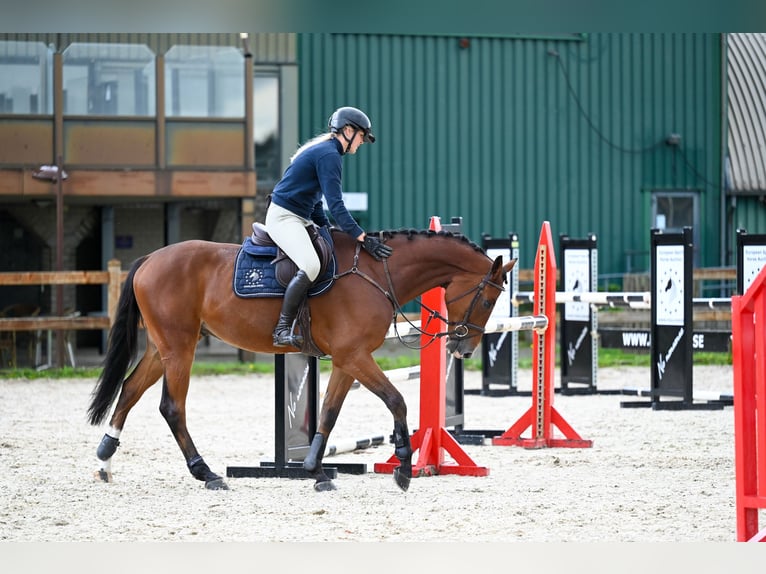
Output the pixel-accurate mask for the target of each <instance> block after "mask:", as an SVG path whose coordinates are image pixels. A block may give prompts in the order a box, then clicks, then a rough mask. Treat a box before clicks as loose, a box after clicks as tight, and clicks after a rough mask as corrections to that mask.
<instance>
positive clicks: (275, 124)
mask: <svg viewBox="0 0 766 574" xmlns="http://www.w3.org/2000/svg"><path fill="white" fill-rule="evenodd" d="M253 134H254V139H255V171H256V173H257V176H258V179H259V180H264V181H276V180H278V179H279V178H280V177H281V175H282V173H281V171H282V170H281V161H280V152H279V150H280V145H279V73H278V72H277V71H275V70H259V69H256V70H255V75H254V78H253Z"/></svg>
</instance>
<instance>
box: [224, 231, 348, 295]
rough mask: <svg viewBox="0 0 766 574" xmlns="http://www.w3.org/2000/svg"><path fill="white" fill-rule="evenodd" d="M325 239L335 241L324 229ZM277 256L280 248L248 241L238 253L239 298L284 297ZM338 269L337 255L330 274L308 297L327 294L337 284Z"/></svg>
mask: <svg viewBox="0 0 766 574" xmlns="http://www.w3.org/2000/svg"><path fill="white" fill-rule="evenodd" d="M320 233H322V234H323V235H324V236H325V239H328V240H329V241H332V237H327V235H329V230H327V233H325V230H324V229H320ZM276 256H277V248H276V247H272V246H269V247H264V246H262V245H255V244H254V243H253V242H252V240H251V238H250V237H248V238H247V239H245V241H244V242H243V243H242V247H240V248H239V251H238V252H237V259H236V262H235V264H234V293H236V294H237V295H238V296H239V297H282V296H284V294H285V287H284V286H283V285H282V284H281V283H280V282H279V281H277V277H276V267H275V265H274V263H272V262H273V261H274V259H275V258H276ZM335 269H336V261H335V253H334V252H333V255H332V260H331V261H330V263H329V264H328V265H327V271H325V273H324V274H322V275H320V276H319V277H317V279H316V281H314V283H312V285H311V287H309V291H308V296H309V297H313V296H315V295H320V294H321V293H324V292H325V291H327V290H328V289H329V288H330V287H331V286H332V284H333V282H334V279H333V277H334V276H335Z"/></svg>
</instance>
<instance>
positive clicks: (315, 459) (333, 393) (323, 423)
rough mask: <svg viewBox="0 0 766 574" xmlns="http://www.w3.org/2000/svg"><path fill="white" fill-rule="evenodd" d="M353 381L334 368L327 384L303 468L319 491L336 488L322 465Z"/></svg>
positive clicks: (350, 377)
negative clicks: (317, 423)
mask: <svg viewBox="0 0 766 574" xmlns="http://www.w3.org/2000/svg"><path fill="white" fill-rule="evenodd" d="M353 382H354V377H352V376H351V375H348V374H346V373H344V372H343V371H341V370H340V369H337V368H333V370H332V373H331V374H330V381H329V382H328V384H327V391H326V393H325V397H324V400H323V401H322V408H321V410H320V412H319V425H318V427H317V433H316V434H315V435H314V438H313V439H312V441H311V446H310V447H309V452H308V454H307V455H306V457H305V458H304V459H303V468H304V469H305V470H306V472H308V473H309V474H310V475H311V477H312V478H314V480H315V481H316V482H315V483H314V489H315V490H317V491H324V490H335V485H334V484H333V482H332V480H330V477H329V476H327V474H326V473H325V471H324V468H323V467H322V458H323V457H324V451H325V448H326V446H327V439H328V438H329V437H330V433H331V432H332V429H333V427H335V423H336V421H337V420H338V414H340V408H341V406H342V405H343V401H344V400H345V399H346V395H347V394H348V391H349V389H350V388H351V385H352V383H353Z"/></svg>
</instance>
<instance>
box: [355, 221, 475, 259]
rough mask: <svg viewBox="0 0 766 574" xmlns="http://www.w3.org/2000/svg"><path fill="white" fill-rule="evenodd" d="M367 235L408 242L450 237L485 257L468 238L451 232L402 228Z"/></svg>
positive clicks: (369, 232)
mask: <svg viewBox="0 0 766 574" xmlns="http://www.w3.org/2000/svg"><path fill="white" fill-rule="evenodd" d="M367 234H368V235H373V236H376V237H380V236H381V235H382V236H383V238H385V239H391V238H392V237H394V236H396V235H404V236H406V237H407V239H409V240H412V239H414V238H415V237H452V238H454V239H456V240H457V241H460V242H462V243H465V244H466V245H468V246H470V247H471V248H472V249H473V250H474V251H478V252H479V253H483V254H484V255H486V252H485V251H484V249H483V248H482V247H481V246H479V245H478V244H476V243H474V242H473V241H471V240H470V239H468V237H466V236H465V235H463V234H462V233H453V232H452V231H433V230H431V229H414V228H404V227H403V228H400V229H386V230H383V231H368V232H367Z"/></svg>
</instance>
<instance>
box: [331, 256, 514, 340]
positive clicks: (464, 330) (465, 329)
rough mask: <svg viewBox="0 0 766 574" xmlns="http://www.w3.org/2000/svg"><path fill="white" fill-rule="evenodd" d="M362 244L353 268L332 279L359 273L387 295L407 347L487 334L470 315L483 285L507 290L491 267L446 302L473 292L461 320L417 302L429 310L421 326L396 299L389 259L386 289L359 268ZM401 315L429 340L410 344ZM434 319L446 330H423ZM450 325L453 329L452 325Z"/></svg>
mask: <svg viewBox="0 0 766 574" xmlns="http://www.w3.org/2000/svg"><path fill="white" fill-rule="evenodd" d="M361 249H362V244H361V243H358V242H357V244H356V248H355V250H354V262H353V264H352V266H351V269H349V270H348V271H344V272H343V273H340V274H337V275H335V276H333V280H335V279H340V278H341V277H344V276H346V275H359V276H360V277H361V278H362V279H365V280H366V281H368V282H369V283H371V284H372V285H374V286H375V287H376V288H377V289H378V290H379V291H380V292H381V293H383V295H385V297H386V299H388V300H389V302H390V303H391V305H392V306H393V308H394V313H393V318H392V322H393V325H394V333H395V334H396V338H397V339H399V341H400V342H401V343H402V344H403V345H405V346H406V347H409V348H410V349H422V348H424V347H427V346H428V345H430V344H431V343H433V342H434V341H436V340H437V339H439V338H441V337H450V338H453V339H458V340H460V339H465V338H466V337H468V335H469V333H470V332H471V331H477V332H478V333H479V334H480V335H483V334H484V327H480V326H479V325H476V324H474V323H471V322H470V318H471V315H472V314H473V310H474V308H475V307H476V304H477V303H478V302H479V299H480V298H481V294H482V292H483V291H484V288H485V287H486V286H487V285H489V286H491V287H494V288H495V289H497V290H498V291H500V292H501V293H502V292H503V291H505V287H504V286H503V285H500V284H498V283H496V282H494V281H492V280H491V279H492V269H491V268H490V270H489V271H487V274H486V275H485V276H484V278H482V279H481V281H479V283H478V284H477V285H475V286H473V287H471V288H470V289H468V290H467V291H465V292H463V293H461V294H460V295H457V296H456V297H453V298H452V299H450V300H448V301H446V304H447V305H449V304H450V303H454V302H455V301H458V300H460V299H462V298H463V297H468V296H469V295H471V294H472V293H473V299H472V300H471V304H470V305H469V306H468V309H467V310H466V312H465V314H464V315H463V318H462V319H461V320H459V321H450V320H449V319H447V317H444V316H443V315H442V314H441V313H439V312H438V311H436V310H434V309H431V308H429V307H428V306H426V305H424V304H423V302H422V301H418V304H419V305H420V307H421V308H422V309H425V310H426V311H427V312H428V320H427V321H426V324H425V326H424V327H423V328H421V327H418V326H417V325H415V324H414V323H413V322H412V321H410V319H409V318H407V316H406V315H405V314H404V311H403V310H402V306H401V305H400V304H399V301H398V299H397V298H396V293H395V291H394V284H393V281H392V280H391V272H390V271H389V268H388V259H383V270H384V271H385V274H386V282H387V283H388V290H386V289H384V288H383V287H382V286H381V285H380V284H379V283H378V282H377V281H376V280H375V279H374V278H373V277H371V276H370V275H368V274H367V273H365V272H364V271H362V270H361V269H359V254H360V253H361ZM400 315H401V316H402V318H403V319H404V320H405V321H406V322H407V323H409V325H410V327H411V328H412V329H413V330H414V331H416V332H417V333H419V334H420V335H428V336H429V337H431V339H430V340H429V341H427V342H426V343H425V344H423V345H421V346H413V345H411V344H409V343H408V342H407V341H405V340H404V337H403V336H402V335H401V334H400V333H399V329H398V322H397V320H396V319H397V317H399V316H400ZM433 320H439V321H441V322H442V323H444V324H445V325H447V327H448V328H447V330H446V331H440V332H438V333H428V332H427V331H425V330H424V329H426V328H427V327H428V326H429V325H430V324H431V321H433ZM450 327H451V328H450Z"/></svg>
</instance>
